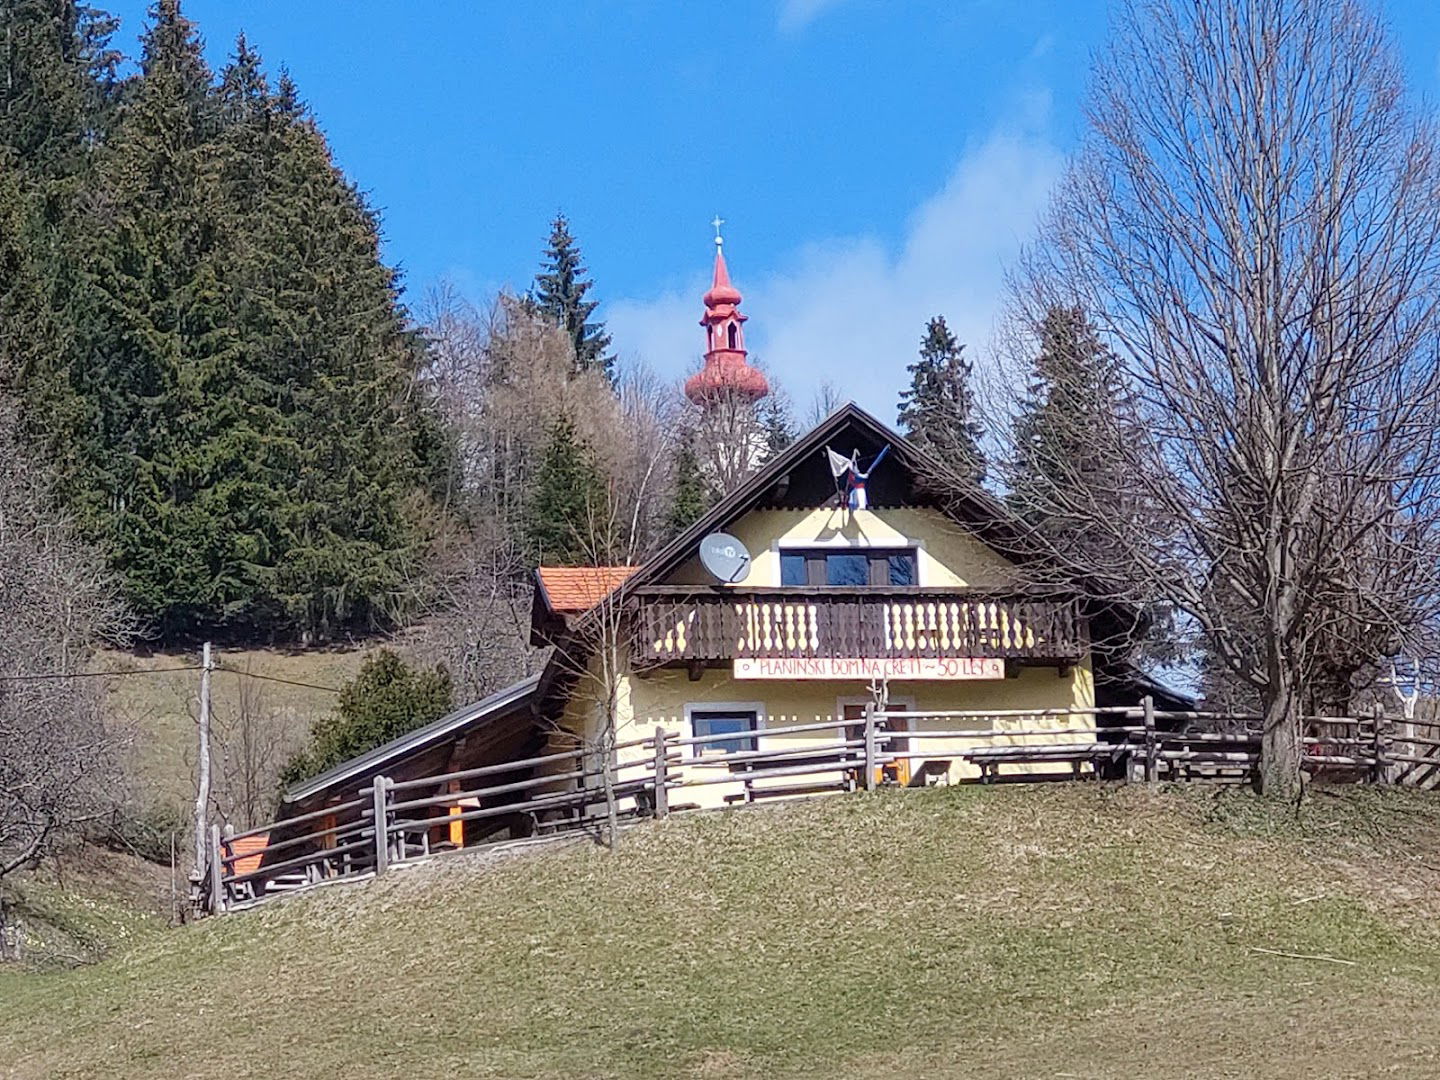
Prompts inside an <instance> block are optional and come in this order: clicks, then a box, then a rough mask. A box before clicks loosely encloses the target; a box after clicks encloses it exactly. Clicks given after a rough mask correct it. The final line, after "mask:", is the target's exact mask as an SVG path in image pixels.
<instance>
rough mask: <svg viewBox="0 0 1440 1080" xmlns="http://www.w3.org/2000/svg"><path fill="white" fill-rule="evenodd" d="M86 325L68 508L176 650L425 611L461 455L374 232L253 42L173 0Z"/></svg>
mask: <svg viewBox="0 0 1440 1080" xmlns="http://www.w3.org/2000/svg"><path fill="white" fill-rule="evenodd" d="M96 174H97V179H96V183H97V186H98V188H99V190H100V192H101V193H102V198H101V199H99V200H96V201H95V203H94V205H95V206H96V207H97V211H96V213H97V215H98V214H102V213H103V218H101V217H99V216H97V217H96V218H94V219H92V220H90V221H87V222H83V223H82V225H83V227H82V228H80V229H77V232H78V233H80V234H82V235H83V237H84V241H83V248H82V255H83V258H81V259H80V260H79V261H78V265H79V267H80V268H81V270H82V273H81V274H80V275H79V276H78V278H77V283H76V287H75V288H74V290H73V292H72V293H71V294H70V306H69V311H68V314H69V315H70V317H71V318H72V319H73V322H74V326H75V331H76V343H75V347H74V349H73V354H72V360H71V364H70V369H69V375H70V383H71V385H72V387H73V389H74V390H75V392H76V395H77V397H78V398H79V400H81V401H82V402H83V403H84V405H85V410H84V411H83V414H82V415H81V416H80V417H79V419H78V420H77V422H75V423H74V424H73V425H72V432H73V436H74V438H73V440H71V441H72V442H73V444H74V445H75V446H76V447H78V450H77V456H78V457H79V458H80V460H81V464H82V467H81V468H80V469H78V470H77V473H78V474H79V475H78V477H77V479H76V481H75V482H74V483H73V484H72V488H73V491H72V495H73V502H74V504H75V505H76V506H77V507H78V508H79V509H80V511H81V512H82V515H83V517H84V519H85V520H86V522H87V524H89V526H90V527H91V529H92V531H93V532H94V533H95V534H96V535H97V536H98V537H100V538H101V539H102V540H104V541H105V542H106V545H107V547H108V548H109V551H110V553H111V557H112V559H113V561H114V564H115V566H116V568H117V569H118V570H119V571H120V572H121V573H122V574H123V576H124V580H125V583H126V586H127V594H128V597H129V599H130V601H131V603H132V606H133V607H134V608H135V609H136V610H137V611H138V612H139V613H140V614H141V615H142V616H143V617H145V618H146V619H147V621H148V623H149V626H150V628H151V630H152V632H153V633H154V634H155V635H156V636H158V637H161V638H164V639H181V638H186V637H192V636H196V635H198V634H200V633H206V634H209V633H217V632H218V633H227V632H228V633H233V634H236V635H241V636H247V637H267V638H268V637H281V638H287V639H293V638H296V637H299V638H302V639H311V638H325V637H328V636H330V635H332V634H333V633H335V632H337V631H339V630H342V629H350V628H354V629H370V628H376V627H385V626H389V625H392V624H393V623H394V621H395V620H396V619H398V618H400V617H402V616H403V615H404V613H405V611H406V609H407V605H408V604H409V603H411V602H412V601H413V600H414V597H415V590H416V586H415V582H416V581H417V580H418V579H419V577H420V573H419V562H420V558H421V555H422V552H423V550H424V549H425V545H426V543H427V539H428V532H429V529H430V528H431V524H430V521H431V517H432V513H431V511H430V509H429V506H430V504H429V500H428V488H429V485H430V480H431V476H432V468H434V467H437V463H438V461H439V459H440V455H441V448H442V446H443V440H442V439H441V438H440V435H439V432H438V429H437V424H436V421H435V419H434V416H433V414H432V413H431V412H430V410H429V409H428V407H427V402H426V398H425V396H424V394H423V393H422V392H421V391H420V389H419V387H418V378H417V376H418V371H419V368H420V365H421V362H422V359H423V349H422V345H421V343H420V341H419V340H418V338H417V337H416V335H415V334H413V333H412V332H411V331H410V329H409V328H408V326H407V322H408V320H407V316H406V313H405V310H404V308H403V307H402V305H401V304H400V299H399V285H398V282H397V280H396V277H395V274H394V273H393V271H391V270H390V269H389V268H387V267H386V266H384V264H383V263H382V262H381V261H380V254H379V238H378V226H377V223H376V221H375V217H374V215H373V213H372V212H371V211H370V209H369V207H368V206H366V204H365V201H364V199H363V198H362V197H361V196H360V194H359V193H358V192H357V191H356V190H355V188H354V186H353V185H352V184H350V183H349V182H348V181H347V180H346V179H345V178H344V177H343V176H342V175H341V174H340V172H339V170H338V169H336V168H335V166H334V163H333V162H332V160H331V159H330V155H329V150H328V147H327V146H326V145H325V141H324V138H323V136H321V134H320V133H319V131H318V129H317V128H316V126H315V124H314V122H313V121H312V120H311V119H310V118H309V116H308V115H307V114H306V112H305V110H304V109H303V107H302V106H301V105H300V104H299V101H298V97H297V95H296V93H295V90H294V87H293V85H291V84H290V83H289V81H288V80H285V79H282V80H281V82H280V84H279V85H278V86H277V87H275V88H274V89H273V90H272V89H271V87H270V85H269V83H268V81H267V80H266V78H265V76H264V74H263V71H262V69H261V65H260V61H259V58H258V56H256V55H255V54H254V52H253V50H251V49H250V48H249V46H248V45H247V44H246V43H245V42H244V41H243V39H242V40H241V41H240V42H239V44H238V45H237V49H236V53H235V57H234V60H233V61H232V63H231V64H230V65H229V66H228V67H227V68H226V70H225V72H224V75H223V78H222V79H221V81H220V84H219V86H218V87H217V86H215V85H214V84H213V81H212V79H211V76H210V72H209V71H208V69H207V68H206V67H205V65H204V61H203V59H202V57H201V53H200V44H199V39H198V36H197V35H196V33H195V29H194V27H193V25H192V24H190V23H189V22H188V20H186V19H184V18H183V16H181V14H180V12H179V8H178V5H177V4H176V3H175V0H163V2H162V3H160V4H158V5H157V7H156V9H155V20H154V25H153V26H152V27H151V28H150V30H149V32H148V33H147V34H146V37H145V39H144V56H143V58H142V64H141V73H140V75H139V77H138V78H137V79H136V80H135V82H134V85H133V86H132V87H130V88H129V90H128V91H127V95H126V101H125V105H124V107H123V109H122V111H121V113H120V116H119V118H118V121H117V123H116V125H115V128H114V131H113V133H112V135H111V137H110V139H109V141H108V143H107V144H106V146H105V147H104V148H103V149H102V150H101V151H100V153H99V155H98V161H97V168H96Z"/></svg>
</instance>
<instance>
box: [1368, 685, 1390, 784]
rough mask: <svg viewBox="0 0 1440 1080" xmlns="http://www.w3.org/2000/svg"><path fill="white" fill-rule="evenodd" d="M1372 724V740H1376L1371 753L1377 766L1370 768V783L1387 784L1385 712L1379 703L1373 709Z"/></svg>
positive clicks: (1388, 777) (1388, 770) (1388, 771)
mask: <svg viewBox="0 0 1440 1080" xmlns="http://www.w3.org/2000/svg"><path fill="white" fill-rule="evenodd" d="M1371 717H1372V719H1371V723H1372V724H1373V725H1374V730H1373V731H1372V732H1371V738H1372V739H1373V740H1374V741H1373V744H1372V746H1371V753H1372V754H1373V756H1374V758H1375V764H1374V765H1372V766H1371V768H1370V782H1371V783H1373V784H1385V783H1388V782H1389V780H1390V775H1389V773H1390V769H1389V766H1388V765H1387V764H1386V762H1385V710H1384V708H1383V707H1382V706H1381V705H1380V703H1379V702H1378V701H1377V702H1376V703H1375V705H1374V706H1373V708H1372V709H1371Z"/></svg>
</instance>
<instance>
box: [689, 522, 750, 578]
mask: <svg viewBox="0 0 1440 1080" xmlns="http://www.w3.org/2000/svg"><path fill="white" fill-rule="evenodd" d="M700 565H701V566H703V567H705V569H706V571H708V572H709V574H710V576H711V577H713V578H715V579H716V580H717V581H719V582H721V583H722V584H724V585H733V584H735V582H737V581H743V580H744V579H745V575H747V574H748V573H750V552H749V551H747V550H746V549H745V545H744V544H742V543H741V542H740V541H739V540H736V539H735V537H733V536H731V535H730V534H729V533H723V532H717V533H711V534H710V535H709V536H707V537H705V539H704V540H701V541H700Z"/></svg>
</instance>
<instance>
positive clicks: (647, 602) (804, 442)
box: [536, 406, 1097, 806]
mask: <svg viewBox="0 0 1440 1080" xmlns="http://www.w3.org/2000/svg"><path fill="white" fill-rule="evenodd" d="M833 446H839V447H843V450H842V451H841V452H842V453H843V454H845V455H850V454H852V453H853V454H854V455H855V457H856V458H857V459H858V460H860V461H867V460H869V459H873V458H875V457H879V458H880V459H881V467H880V469H877V470H875V471H874V472H873V473H872V475H871V476H870V477H869V478H868V481H869V485H868V486H869V487H870V488H871V493H872V497H873V499H874V501H873V503H871V505H868V506H865V507H863V508H856V507H852V506H850V505H847V504H846V500H845V498H844V491H843V490H837V485H836V483H835V478H834V476H833V475H832V473H831V471H830V469H829V467H828V459H827V457H825V456H824V455H825V450H826V449H827V447H833ZM886 465H888V467H889V470H890V472H889V474H888V475H887V474H884V473H883V472H882V471H881V470H883V469H884V468H885V467H886ZM937 473H938V468H937V467H936V466H934V465H933V464H931V463H929V462H928V461H927V460H926V459H925V456H924V455H923V454H922V453H921V452H920V451H918V450H917V449H916V448H914V447H912V446H909V445H908V444H906V442H905V440H903V439H902V438H901V437H900V436H899V435H898V434H896V433H895V432H893V431H890V430H888V429H887V428H885V427H884V425H881V424H880V423H879V422H878V421H876V420H874V418H872V417H870V416H868V415H867V414H865V413H863V411H861V410H859V409H858V408H856V407H854V406H849V407H847V408H846V409H843V410H841V411H840V412H838V413H837V414H836V415H835V416H833V417H832V418H831V419H830V420H828V421H827V422H826V423H825V424H822V425H821V427H820V428H818V429H816V431H814V432H811V433H810V434H809V435H807V436H805V437H804V438H802V439H801V440H800V441H799V442H798V443H797V444H796V445H795V446H794V447H792V448H791V450H790V451H789V452H787V454H786V455H782V457H781V458H779V459H777V460H776V461H775V462H772V463H771V465H770V466H767V467H766V468H765V469H764V470H762V471H761V472H760V473H759V474H758V475H757V476H756V477H755V478H754V479H753V480H752V481H751V482H750V483H749V484H747V485H746V486H745V488H744V489H743V490H741V491H739V492H736V493H734V494H732V496H731V497H730V498H728V499H727V500H725V501H724V502H723V503H722V504H721V505H720V506H718V507H716V508H715V509H714V510H713V511H712V512H711V513H710V514H708V515H706V517H705V518H704V519H702V520H701V521H700V522H697V523H696V525H695V526H694V527H692V528H691V529H690V530H688V531H687V532H686V534H685V535H683V536H682V537H679V538H677V540H676V541H675V542H674V543H672V544H671V545H670V547H669V548H667V549H666V551H664V552H662V553H661V555H660V556H658V557H657V558H656V559H655V560H652V562H651V563H649V564H647V565H646V566H644V567H640V568H628V567H626V568H602V569H587V568H572V569H570V570H565V571H557V570H550V569H546V568H542V569H541V571H540V572H539V574H538V580H537V588H538V594H537V605H536V613H537V614H536V628H537V629H536V633H537V640H551V641H554V642H555V643H556V649H557V656H558V657H559V658H560V662H561V665H562V666H564V665H565V664H566V662H567V660H568V666H569V670H570V671H571V672H572V678H571V679H570V680H568V683H567V689H566V691H565V692H564V693H563V694H562V695H560V696H559V697H558V698H557V699H556V709H555V712H554V715H553V719H552V724H553V730H552V735H551V739H550V743H549V745H550V746H552V747H559V746H565V745H575V744H577V743H583V744H586V745H590V746H594V747H597V748H600V747H603V746H605V745H607V743H606V739H605V736H606V729H607V727H609V726H610V723H611V721H612V719H613V728H614V740H615V741H616V742H618V743H619V744H621V747H622V748H621V749H620V750H619V751H618V758H619V760H620V761H621V762H622V763H623V762H626V761H632V762H639V761H640V760H642V759H643V758H645V757H647V756H648V755H650V754H651V753H652V751H651V750H650V749H648V748H645V747H641V746H634V745H631V746H628V747H627V746H625V745H624V744H626V743H634V742H636V741H637V740H640V739H642V738H645V737H649V736H653V735H655V734H656V732H657V729H658V730H662V731H663V732H665V733H666V734H667V735H668V736H669V737H670V738H671V739H673V740H674V742H675V749H674V751H673V752H672V755H671V764H670V773H671V776H672V778H674V777H677V776H678V777H680V778H683V779H684V780H686V781H693V780H695V779H698V778H702V777H703V778H705V780H706V782H705V783H704V784H702V785H697V786H695V787H693V788H690V789H687V790H685V791H684V793H683V796H681V797H682V798H683V800H684V802H685V803H687V804H694V805H700V806H717V805H724V804H725V803H726V802H727V801H728V802H737V801H741V800H742V799H743V800H746V801H748V800H749V799H750V798H752V797H763V796H764V794H766V792H767V791H768V792H774V793H778V792H780V791H782V790H790V789H796V790H798V789H800V788H814V789H816V790H821V789H824V788H826V787H828V786H832V785H833V786H837V787H838V786H845V785H846V784H854V783H855V780H856V770H855V769H854V768H853V767H850V766H851V765H852V764H853V763H852V762H851V761H848V760H846V759H847V753H846V751H845V750H844V749H843V748H840V747H837V745H836V744H837V743H840V742H842V741H844V740H847V739H848V740H851V742H852V743H853V742H854V740H856V739H858V738H859V737H860V730H861V728H860V726H861V724H863V716H864V713H865V710H866V709H867V707H869V708H870V709H871V710H874V711H876V712H877V713H879V715H880V720H879V723H880V724H881V726H882V727H883V729H884V735H883V736H881V751H882V753H883V752H885V751H890V752H892V753H900V754H902V755H903V756H902V759H901V760H899V761H895V762H892V763H891V766H890V768H889V769H888V770H886V772H885V774H884V777H883V779H884V781H885V782H889V783H907V784H919V783H953V782H959V781H964V780H969V779H975V778H977V777H978V776H979V775H980V774H981V768H980V765H979V764H978V763H977V760H976V757H977V754H976V752H977V751H982V750H983V749H984V748H994V747H1002V746H1017V747H1018V746H1023V745H1025V744H1026V743H1027V741H1028V742H1031V743H1033V742H1034V741H1035V739H1036V733H1037V732H1040V731H1048V732H1051V733H1053V738H1047V739H1045V741H1046V742H1048V743H1051V744H1053V743H1057V742H1059V743H1064V742H1066V741H1071V742H1073V743H1075V745H1076V746H1077V747H1078V746H1085V745H1089V746H1093V745H1094V744H1095V741H1096V737H1097V735H1096V721H1095V715H1094V713H1093V711H1091V710H1093V709H1094V707H1095V705H1096V686H1095V677H1094V664H1093V658H1092V655H1091V647H1090V642H1089V633H1088V629H1089V628H1088V619H1087V618H1086V616H1085V614H1084V613H1083V611H1082V606H1081V604H1080V603H1079V601H1078V600H1077V599H1076V598H1075V596H1073V595H1069V594H1067V593H1065V592H1064V591H1063V590H1057V589H1055V588H1054V586H1053V583H1052V585H1051V586H1049V587H1048V588H1047V589H1046V590H1044V591H1043V592H1040V591H1037V584H1036V582H1037V580H1038V579H1037V578H1036V577H1035V576H1034V574H1033V571H1032V569H1031V568H1029V567H1027V566H1025V565H1024V564H1023V563H1022V562H1021V561H1020V560H1019V559H1017V558H1016V557H1015V555H1014V554H1013V550H1018V546H1019V545H1018V543H1017V542H1016V541H1015V539H1014V532H1013V527H1012V526H1011V524H1010V523H1008V521H1007V519H1006V517H1005V513H1004V510H1003V508H1001V507H1000V506H999V505H998V504H996V503H995V502H994V500H991V499H989V498H988V497H987V496H985V495H984V494H983V493H981V492H975V491H971V492H967V493H965V494H964V495H963V496H961V497H957V496H956V494H955V493H954V492H952V491H946V490H944V489H943V488H941V487H940V485H939V482H938V481H936V479H935V474H937ZM868 501H869V500H867V502H868ZM717 535H719V536H721V537H728V538H729V539H730V540H732V541H735V542H737V543H736V544H735V548H736V551H738V552H739V555H738V556H737V558H738V559H739V563H738V564H737V565H736V568H735V570H734V572H733V574H731V575H730V578H729V580H719V579H718V577H717V575H716V573H715V572H714V568H713V567H707V566H706V565H705V564H704V562H703V560H702V558H701V554H700V549H701V546H702V545H703V544H705V543H707V542H711V541H707V537H710V538H713V537H715V536H717ZM732 554H733V553H732ZM747 556H748V557H747ZM729 565H730V564H728V563H727V564H726V566H727V567H728V566H729ZM724 569H725V567H722V571H723V570H724ZM587 574H592V575H593V576H592V577H590V578H588V579H587ZM561 575H563V576H564V577H565V579H566V580H562V577H561ZM587 581H588V582H589V583H590V584H591V585H592V586H593V587H592V588H590V589H589V590H587V589H586V588H585V587H584V586H585V585H586V583H587ZM577 583H578V585H579V588H578V589H577V588H576V587H575V586H576V585H577ZM567 586H568V587H569V589H570V590H571V592H572V593H577V594H578V595H569V596H565V597H562V596H561V595H560V594H563V593H565V592H566V589H567ZM552 594H553V595H552ZM567 606H568V609H569V610H566V607H567ZM587 622H588V624H589V629H588V631H587ZM957 713H958V714H964V715H955V714H957ZM823 725H829V727H825V726H823ZM796 727H805V728H807V729H809V730H805V731H790V730H787V729H791V728H796ZM1021 731H1024V732H1028V733H1029V734H1027V735H1023V736H1022V735H1020V734H1019V732H1021ZM927 732H933V733H942V732H943V733H949V734H948V735H946V736H945V737H935V738H929V737H922V738H909V737H907V733H920V734H923V733H927ZM724 736H733V737H724ZM694 739H702V740H703V739H708V740H710V741H708V742H701V743H698V744H695V743H691V742H690V740H694ZM811 750H813V751H815V753H813V754H807V751H811ZM791 752H793V754H792V753H791ZM761 753H765V754H771V753H786V754H787V757H792V756H793V760H795V761H798V762H800V763H802V764H803V765H804V766H805V768H806V769H807V770H809V771H806V772H804V773H803V775H801V776H798V777H797V776H779V777H776V778H774V779H770V778H767V777H763V776H753V775H751V773H752V771H753V769H754V767H755V766H754V763H753V762H752V761H751V760H750V758H747V755H750V757H751V758H753V757H754V756H755V755H758V754H761ZM858 753H859V751H858V750H856V749H855V748H854V747H853V745H852V747H851V748H850V750H849V752H848V757H849V758H853V757H854V756H856V755H857V754H858ZM826 754H828V755H830V759H831V760H833V761H835V762H837V764H836V766H835V767H834V768H833V769H828V770H827V769H825V768H824V764H825V762H826V760H827V757H826ZM978 756H982V757H983V754H981V755H978ZM781 764H783V762H781ZM1073 768H1074V763H1073V762H1065V763H1047V762H1043V761H1041V762H1035V761H1031V762H1018V763H1015V764H1010V765H1004V766H999V767H997V768H996V769H995V770H994V771H995V772H997V773H999V774H1001V775H1003V774H1004V773H1006V772H1022V771H1023V772H1032V771H1037V770H1038V771H1057V770H1059V771H1063V772H1065V773H1069V772H1071V771H1072V769H1073ZM727 778H729V779H728V780H727Z"/></svg>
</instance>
